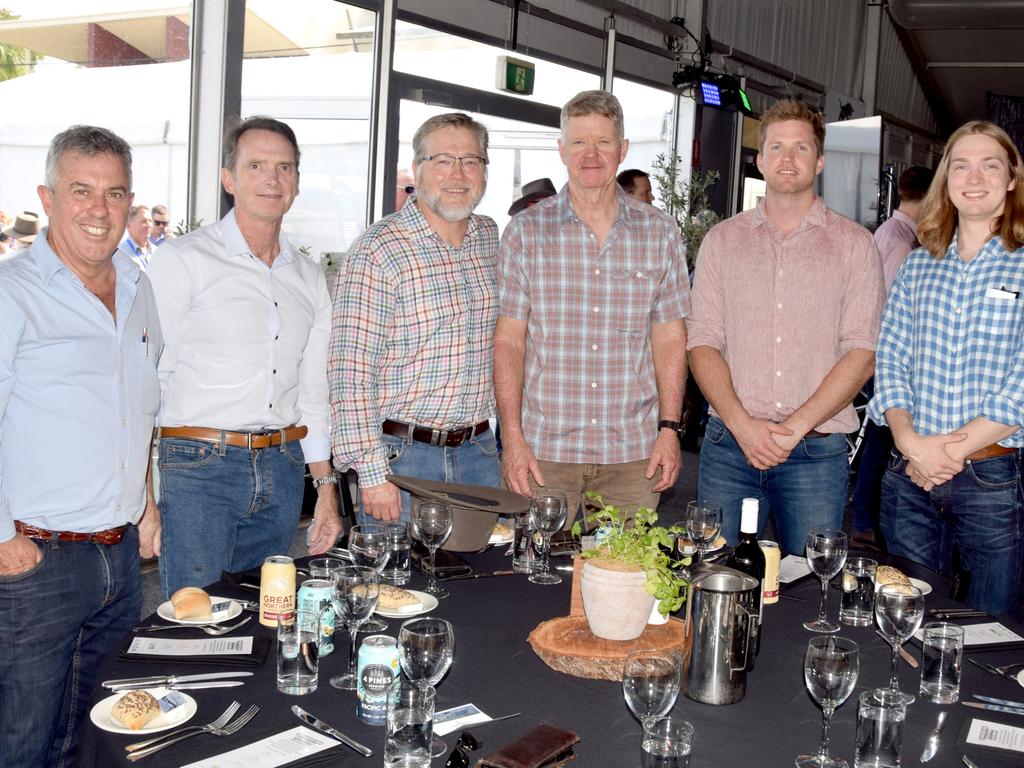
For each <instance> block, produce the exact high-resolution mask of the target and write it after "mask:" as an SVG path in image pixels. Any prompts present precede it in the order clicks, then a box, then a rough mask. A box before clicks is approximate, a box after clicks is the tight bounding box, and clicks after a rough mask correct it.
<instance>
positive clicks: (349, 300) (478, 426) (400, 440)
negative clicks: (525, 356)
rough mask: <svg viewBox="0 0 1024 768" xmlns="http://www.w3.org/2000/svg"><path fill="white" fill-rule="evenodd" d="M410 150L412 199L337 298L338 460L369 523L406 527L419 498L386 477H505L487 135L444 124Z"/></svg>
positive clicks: (355, 251) (422, 134)
mask: <svg viewBox="0 0 1024 768" xmlns="http://www.w3.org/2000/svg"><path fill="white" fill-rule="evenodd" d="M412 146H413V153H414V156H415V159H414V160H413V164H412V170H413V174H414V175H415V177H416V192H415V196H413V197H410V198H409V199H408V200H407V201H406V203H405V205H404V206H403V207H402V209H401V210H400V211H396V212H395V213H393V214H392V215H390V216H386V217H384V218H383V219H381V220H380V221H377V222H375V223H374V224H373V225H371V226H370V227H369V228H368V229H367V230H366V232H365V233H364V234H363V236H362V237H361V238H359V240H358V242H357V243H356V244H355V245H354V246H353V248H352V251H351V253H350V254H349V255H348V257H347V259H346V261H345V264H344V265H343V266H342V272H341V273H340V274H339V278H338V289H337V292H336V294H335V303H334V333H333V337H332V340H331V351H330V355H329V359H328V377H329V380H330V387H331V411H332V414H333V417H334V424H335V430H334V461H335V464H336V465H337V466H338V467H339V468H340V469H343V470H345V469H348V468H349V467H354V468H355V470H356V472H357V474H358V475H359V494H360V502H361V503H360V505H359V507H360V508H359V517H360V522H369V521H370V519H371V518H375V519H377V520H384V521H388V520H398V519H399V518H401V519H403V520H406V521H408V520H409V494H407V493H404V492H400V491H399V489H398V487H397V486H395V485H393V484H392V483H390V482H388V481H387V479H386V475H387V474H388V472H389V471H390V472H391V474H395V475H409V476H413V477H419V478H421V479H425V480H442V481H447V482H456V483H470V484H474V485H488V486H497V485H498V483H499V481H500V474H499V466H498V458H497V457H498V448H497V445H496V443H495V439H494V434H493V433H492V432H491V429H490V426H489V423H488V419H489V418H490V416H491V415H492V414H493V413H494V390H493V388H492V385H491V331H492V329H493V328H494V318H495V316H496V314H497V310H498V299H497V289H496V286H495V277H494V267H495V259H494V253H495V250H496V249H497V246H498V228H497V226H496V225H495V223H494V221H492V220H491V219H489V218H487V217H486V216H477V215H476V214H474V213H473V209H474V208H476V206H477V204H479V202H480V199H481V198H482V197H483V195H484V190H485V189H486V187H487V129H486V128H485V127H484V126H483V125H481V124H480V123H478V122H476V121H475V120H472V119H471V118H470V117H469V116H468V115H464V114H461V113H449V114H443V115H438V116H437V117H432V118H430V119H429V120H427V121H426V122H425V123H424V124H423V125H421V126H420V127H419V129H418V130H417V131H416V134H415V136H413V140H412Z"/></svg>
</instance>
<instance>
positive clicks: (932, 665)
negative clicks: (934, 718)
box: [918, 621, 965, 704]
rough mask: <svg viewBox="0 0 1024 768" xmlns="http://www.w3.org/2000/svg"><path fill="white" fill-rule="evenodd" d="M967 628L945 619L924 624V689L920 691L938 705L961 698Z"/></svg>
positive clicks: (922, 677) (922, 666)
mask: <svg viewBox="0 0 1024 768" xmlns="http://www.w3.org/2000/svg"><path fill="white" fill-rule="evenodd" d="M964 634H965V633H964V628H963V627H961V626H958V625H956V624H950V623H948V622H945V621H933V622H930V623H928V624H925V625H924V634H923V635H922V637H921V688H920V690H919V691H918V693H920V694H921V696H923V697H924V698H925V699H927V700H928V701H932V702H935V703H936V704H956V703H957V702H958V701H960V665H961V662H962V660H963V655H964Z"/></svg>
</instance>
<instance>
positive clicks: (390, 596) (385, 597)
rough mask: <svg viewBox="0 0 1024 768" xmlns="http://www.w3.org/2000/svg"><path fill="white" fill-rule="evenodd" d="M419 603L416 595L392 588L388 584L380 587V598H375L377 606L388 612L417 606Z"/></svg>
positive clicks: (398, 588) (405, 590)
mask: <svg viewBox="0 0 1024 768" xmlns="http://www.w3.org/2000/svg"><path fill="white" fill-rule="evenodd" d="M419 604H420V601H419V600H417V599H416V595H414V594H413V593H412V592H410V591H409V590H407V589H402V588H401V587H394V586H392V585H390V584H381V585H380V596H379V597H378V598H377V605H378V606H379V607H381V608H386V609H388V610H392V611H393V610H395V609H398V608H406V607H408V606H411V605H419Z"/></svg>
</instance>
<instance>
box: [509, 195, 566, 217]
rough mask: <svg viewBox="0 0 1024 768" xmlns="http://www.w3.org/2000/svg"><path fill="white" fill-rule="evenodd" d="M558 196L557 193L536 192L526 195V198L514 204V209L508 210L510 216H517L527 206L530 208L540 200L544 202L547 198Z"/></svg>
mask: <svg viewBox="0 0 1024 768" xmlns="http://www.w3.org/2000/svg"><path fill="white" fill-rule="evenodd" d="M557 194H558V193H557V192H534V193H533V194H530V195H526V196H525V197H520V198H519V199H518V200H516V201H515V202H514V203H512V207H511V208H509V209H508V215H509V216H515V215H516V214H517V213H519V212H520V211H522V210H525V208H526V206H528V205H529V204H530V203H536V202H537V201H539V200H544V199H545V198H548V197H554V196H555V195H557Z"/></svg>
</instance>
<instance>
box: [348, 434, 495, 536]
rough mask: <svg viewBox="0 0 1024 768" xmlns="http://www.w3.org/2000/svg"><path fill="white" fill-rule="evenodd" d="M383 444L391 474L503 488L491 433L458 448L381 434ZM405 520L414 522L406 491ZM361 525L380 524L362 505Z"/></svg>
mask: <svg viewBox="0 0 1024 768" xmlns="http://www.w3.org/2000/svg"><path fill="white" fill-rule="evenodd" d="M381 442H382V443H383V444H384V448H385V450H387V452H388V464H389V465H390V467H391V474H392V475H403V476H405V477H417V478H419V479H420V480H438V481H441V482H445V483H464V484H467V485H486V486H489V487H492V488H497V487H499V486H500V485H501V462H500V461H499V460H498V444H497V442H496V441H495V438H494V432H492V431H491V430H487V431H486V432H482V433H481V434H479V435H477V436H476V437H473V438H470V439H469V440H467V441H466V442H464V443H463V444H462V445H460V446H457V447H455V448H443V447H441V446H437V445H428V444H427V443H417V442H415V441H414V440H410V439H408V438H405V437H396V436H394V435H381ZM402 519H403V520H405V521H406V522H409V521H410V520H411V514H410V512H409V494H408V493H406V492H405V491H402ZM359 522H360V523H373V522H379V521H376V520H374V519H373V518H372V517H370V516H369V515H366V514H365V513H364V512H363V509H362V506H361V505H360V508H359Z"/></svg>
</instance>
